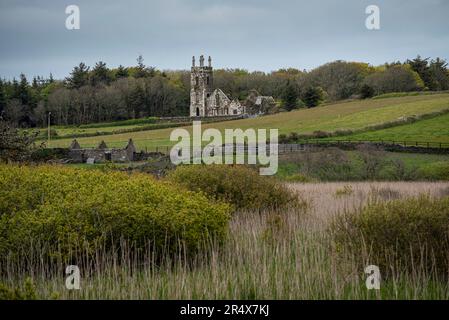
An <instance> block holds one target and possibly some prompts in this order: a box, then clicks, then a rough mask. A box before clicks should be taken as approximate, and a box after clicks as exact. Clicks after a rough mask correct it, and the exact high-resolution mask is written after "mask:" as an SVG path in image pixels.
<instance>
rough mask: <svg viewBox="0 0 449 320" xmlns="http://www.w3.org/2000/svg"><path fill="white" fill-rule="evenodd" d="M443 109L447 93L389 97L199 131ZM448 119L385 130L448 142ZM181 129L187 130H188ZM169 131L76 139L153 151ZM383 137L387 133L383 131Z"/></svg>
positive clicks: (324, 125) (332, 124) (284, 127)
mask: <svg viewBox="0 0 449 320" xmlns="http://www.w3.org/2000/svg"><path fill="white" fill-rule="evenodd" d="M446 109H449V94H448V93H442V94H434V95H422V96H405V97H392V98H384V99H370V100H362V101H361V100H357V101H350V102H341V103H335V104H328V105H323V106H319V107H316V108H312V109H300V110H296V111H292V112H283V113H278V114H275V115H268V116H262V117H257V118H248V119H241V120H233V121H224V122H217V123H209V124H204V125H203V129H205V128H217V129H219V130H224V129H227V128H229V129H235V128H241V129H247V128H254V129H279V133H280V134H281V133H285V134H288V133H290V132H297V133H311V132H313V131H317V130H322V131H329V132H331V131H335V130H338V129H352V130H354V129H362V128H365V127H367V126H371V125H375V124H381V123H384V122H389V121H394V120H396V119H398V118H400V117H407V116H412V115H421V114H427V113H432V112H436V111H442V110H446ZM448 119H449V117H448V116H441V119H440V117H438V118H435V119H428V120H422V121H427V122H425V123H424V124H420V123H421V121H419V122H416V123H414V124H411V125H410V126H398V127H395V128H391V129H388V130H393V131H391V132H393V133H394V134H398V135H401V134H402V133H401V132H403V134H404V137H403V138H402V139H405V138H406V137H407V139H412V140H416V139H424V140H427V139H435V141H440V142H449V135H448V131H447V130H445V129H444V126H445V124H448V126H449V123H448V121H447V120H448ZM430 120H433V121H430ZM426 123H427V124H426ZM429 124H430V126H429ZM431 126H435V127H431ZM123 127H126V126H123ZM114 128H115V129H119V128H122V127H120V126H114ZM184 128H186V129H188V130H190V127H184ZM94 129H95V128H92V126H90V128H89V130H94ZM172 130H173V128H166V129H158V130H149V131H138V132H129V133H120V134H111V135H103V136H95V137H84V138H79V139H78V141H79V143H80V144H81V146H82V147H93V146H96V145H97V144H98V143H99V142H100V141H101V140H104V141H105V142H106V143H107V144H108V146H109V147H122V146H124V145H125V144H126V142H127V140H128V139H129V138H132V139H133V140H134V142H135V144H136V146H137V147H138V148H139V149H144V148H154V147H156V146H167V145H173V144H174V142H170V140H169V137H170V133H171V131H172ZM388 130H387V131H388ZM407 130H408V131H409V132H408V133H406V132H407ZM380 131H382V130H380ZM374 133H375V132H370V133H369V134H374ZM393 133H391V134H393ZM380 134H382V133H380ZM383 134H384V135H385V136H386V135H388V134H390V133H388V132H387V133H383ZM71 140H72V138H69V139H57V140H53V141H51V143H50V147H67V146H69V144H70V142H71Z"/></svg>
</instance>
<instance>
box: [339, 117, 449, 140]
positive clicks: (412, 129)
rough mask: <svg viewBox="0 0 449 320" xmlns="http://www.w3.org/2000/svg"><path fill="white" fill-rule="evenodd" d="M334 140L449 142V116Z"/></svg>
mask: <svg viewBox="0 0 449 320" xmlns="http://www.w3.org/2000/svg"><path fill="white" fill-rule="evenodd" d="M333 139H340V140H342V139H343V140H392V141H401V140H405V141H423V142H426V141H431V142H444V143H448V142H449V114H445V115H442V116H438V117H436V118H433V119H427V120H421V121H418V122H415V123H410V124H405V125H401V126H397V127H393V128H388V129H382V130H376V131H370V132H364V133H359V134H354V135H350V136H345V137H338V138H333Z"/></svg>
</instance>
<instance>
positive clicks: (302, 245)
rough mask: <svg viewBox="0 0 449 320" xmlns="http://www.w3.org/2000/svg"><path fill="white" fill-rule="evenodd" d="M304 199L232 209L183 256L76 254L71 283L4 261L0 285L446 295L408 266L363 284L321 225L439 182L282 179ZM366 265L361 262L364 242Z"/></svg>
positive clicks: (441, 285)
mask: <svg viewBox="0 0 449 320" xmlns="http://www.w3.org/2000/svg"><path fill="white" fill-rule="evenodd" d="M289 188H290V189H291V190H293V191H296V192H298V193H299V194H300V197H301V199H302V201H304V203H307V205H306V206H302V207H297V208H290V209H284V210H264V211H261V212H255V211H251V210H243V211H238V212H236V213H235V214H234V215H233V217H232V220H231V222H230V226H229V230H228V235H227V241H226V242H225V243H224V244H223V245H219V244H217V243H213V242H211V243H207V244H206V245H205V248H206V249H207V250H205V251H204V252H203V253H201V254H198V255H196V256H195V257H194V258H193V259H191V260H186V259H185V257H184V256H182V255H177V256H172V257H167V259H166V260H165V261H164V262H163V263H162V264H156V263H155V261H154V260H152V259H151V258H149V259H148V260H145V261H143V262H142V261H141V260H139V259H138V257H136V256H135V255H133V254H132V252H130V251H127V250H126V245H125V244H124V243H122V245H123V247H124V248H125V250H123V251H122V252H120V253H117V254H115V255H102V254H101V252H99V254H97V255H96V258H95V261H94V262H93V263H87V262H85V261H77V263H79V266H80V268H81V277H82V278H81V289H80V290H75V291H69V290H66V289H65V287H64V281H65V279H64V277H63V276H62V275H63V270H64V269H63V266H61V269H57V271H54V270H53V271H51V270H50V269H49V268H48V266H46V265H43V264H38V265H37V266H35V267H34V268H32V269H27V268H24V267H20V266H18V265H9V266H8V267H7V268H5V269H3V273H2V276H1V278H0V282H1V283H2V290H3V291H2V290H0V292H8V290H9V291H11V290H12V288H15V290H17V292H22V294H23V296H26V297H31V298H33V297H34V298H44V299H448V298H449V290H448V289H449V288H448V284H449V283H448V281H447V279H445V278H444V276H443V277H442V276H441V275H440V274H438V273H436V272H432V271H431V272H428V271H426V270H425V269H424V268H423V267H422V265H419V264H417V265H416V268H415V269H414V271H413V272H404V271H403V270H401V269H400V268H395V267H392V275H391V276H390V277H388V278H385V280H384V279H383V278H382V281H381V289H380V290H378V291H377V290H367V288H366V286H365V280H366V277H367V275H366V274H364V267H363V266H360V265H359V264H358V263H357V260H356V259H355V256H353V255H347V256H343V257H344V258H343V259H342V256H341V252H340V250H339V249H338V247H336V246H335V242H334V238H333V235H332V232H330V231H329V230H330V229H329V228H330V226H331V224H332V221H333V220H334V218H335V217H338V216H341V215H344V214H345V213H346V212H351V211H357V210H359V209H360V207H362V206H364V205H367V204H369V203H371V202H372V201H377V202H379V203H386V202H388V201H391V200H397V199H406V198H410V197H416V196H418V195H420V194H427V195H429V196H430V197H434V198H435V199H439V198H441V197H445V196H446V197H447V196H448V195H449V183H443V182H441V183H419V182H411V183H407V182H393V183H388V182H363V183H309V184H290V185H289ZM359 249H360V251H366V252H364V253H365V254H366V257H367V258H366V265H368V264H370V263H371V262H372V261H370V258H369V257H370V255H369V250H368V249H367V248H363V247H360V248H359Z"/></svg>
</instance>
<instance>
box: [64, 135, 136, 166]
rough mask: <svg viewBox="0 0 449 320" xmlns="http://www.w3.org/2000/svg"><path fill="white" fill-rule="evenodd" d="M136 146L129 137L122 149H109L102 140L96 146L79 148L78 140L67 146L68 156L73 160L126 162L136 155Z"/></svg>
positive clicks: (82, 161)
mask: <svg viewBox="0 0 449 320" xmlns="http://www.w3.org/2000/svg"><path fill="white" fill-rule="evenodd" d="M136 152H137V150H136V147H135V146H134V143H133V140H132V139H129V141H128V144H127V145H126V146H125V148H123V149H110V148H108V147H107V145H106V143H105V142H104V141H101V143H100V144H99V145H98V147H97V148H81V146H80V144H79V143H78V141H76V139H75V140H73V141H72V143H71V144H70V147H69V157H70V159H71V160H72V161H73V162H77V163H85V162H91V163H95V162H104V161H113V162H128V161H134V160H135V157H136Z"/></svg>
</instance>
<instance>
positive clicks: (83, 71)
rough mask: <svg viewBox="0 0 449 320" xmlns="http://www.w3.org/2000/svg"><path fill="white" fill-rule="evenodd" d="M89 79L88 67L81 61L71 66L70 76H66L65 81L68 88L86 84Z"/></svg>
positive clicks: (76, 87)
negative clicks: (73, 66)
mask: <svg viewBox="0 0 449 320" xmlns="http://www.w3.org/2000/svg"><path fill="white" fill-rule="evenodd" d="M88 80H89V67H88V66H86V65H85V64H84V63H83V62H81V63H80V64H79V65H78V66H76V67H75V68H73V70H72V72H71V73H70V77H68V78H66V82H67V85H68V87H69V88H75V89H78V88H81V87H82V86H85V85H87V84H88Z"/></svg>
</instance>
